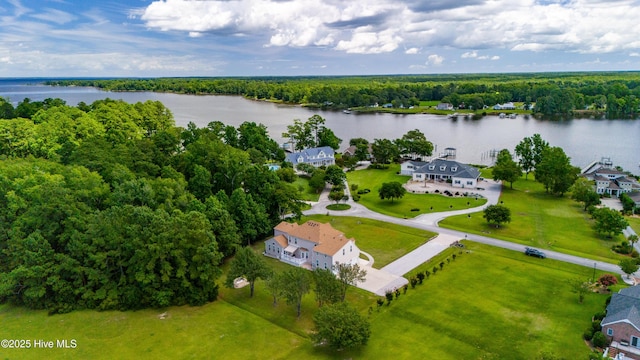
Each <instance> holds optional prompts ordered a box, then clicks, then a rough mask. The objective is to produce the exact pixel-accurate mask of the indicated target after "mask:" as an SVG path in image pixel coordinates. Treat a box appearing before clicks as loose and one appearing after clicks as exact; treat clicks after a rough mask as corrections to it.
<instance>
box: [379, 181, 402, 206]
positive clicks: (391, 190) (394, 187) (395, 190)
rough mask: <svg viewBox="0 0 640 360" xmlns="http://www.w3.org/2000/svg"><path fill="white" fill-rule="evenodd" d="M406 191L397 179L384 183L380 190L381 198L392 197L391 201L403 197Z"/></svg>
mask: <svg viewBox="0 0 640 360" xmlns="http://www.w3.org/2000/svg"><path fill="white" fill-rule="evenodd" d="M406 193H407V190H406V189H405V188H404V187H402V184H401V183H399V182H397V181H392V182H388V183H383V184H382V186H381V187H380V190H378V195H379V196H380V199H382V200H384V199H391V202H393V199H401V198H402V197H403V196H404V195H405V194H406Z"/></svg>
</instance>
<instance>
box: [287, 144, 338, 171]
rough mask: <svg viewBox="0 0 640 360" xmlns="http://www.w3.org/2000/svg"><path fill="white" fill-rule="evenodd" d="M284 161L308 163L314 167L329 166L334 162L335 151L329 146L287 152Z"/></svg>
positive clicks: (294, 164) (295, 163) (294, 165)
mask: <svg viewBox="0 0 640 360" xmlns="http://www.w3.org/2000/svg"><path fill="white" fill-rule="evenodd" d="M286 161H288V162H290V163H292V164H293V167H294V168H295V167H296V165H298V164H302V163H305V164H309V165H313V166H315V167H320V166H329V165H333V164H335V163H336V160H335V153H334V151H333V149H332V148H330V147H329V146H322V147H317V148H310V149H305V150H302V151H299V152H294V153H291V154H287V157H286Z"/></svg>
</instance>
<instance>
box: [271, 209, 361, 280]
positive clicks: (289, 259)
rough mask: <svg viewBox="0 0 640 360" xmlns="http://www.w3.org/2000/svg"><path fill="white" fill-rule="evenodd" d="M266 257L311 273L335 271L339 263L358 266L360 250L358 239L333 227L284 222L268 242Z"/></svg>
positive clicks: (274, 230) (314, 223) (278, 226)
mask: <svg viewBox="0 0 640 360" xmlns="http://www.w3.org/2000/svg"><path fill="white" fill-rule="evenodd" d="M264 254H265V255H267V256H271V257H274V258H276V259H279V260H280V261H282V262H285V263H287V264H290V265H294V266H298V267H303V268H306V269H310V270H315V269H329V270H334V267H335V265H336V263H341V264H351V265H355V264H357V263H358V259H359V258H360V249H359V248H358V247H357V246H356V241H355V239H353V238H351V239H349V238H347V237H346V236H345V235H344V234H343V233H342V232H341V231H338V230H336V229H334V228H333V227H332V226H331V224H324V223H320V222H317V221H313V220H309V221H307V222H306V223H304V224H302V225H298V224H297V223H288V222H286V221H283V222H281V223H280V224H278V225H277V226H276V227H275V228H273V238H271V239H269V240H267V241H266V242H265V244H264Z"/></svg>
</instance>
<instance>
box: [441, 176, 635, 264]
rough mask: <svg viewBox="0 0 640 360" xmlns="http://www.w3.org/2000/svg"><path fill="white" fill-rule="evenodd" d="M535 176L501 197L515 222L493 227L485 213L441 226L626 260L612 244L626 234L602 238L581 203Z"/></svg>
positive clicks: (504, 192)
mask: <svg viewBox="0 0 640 360" xmlns="http://www.w3.org/2000/svg"><path fill="white" fill-rule="evenodd" d="M532 177H533V176H532V175H529V180H524V179H521V180H518V181H516V182H515V183H514V184H513V189H510V188H509V187H508V186H505V187H503V191H502V195H501V197H500V200H501V201H503V202H504V206H506V207H508V208H509V209H511V222H510V223H508V224H506V225H503V226H502V227H501V228H500V229H496V228H494V227H490V226H489V225H488V224H487V222H486V220H485V219H484V218H483V217H482V213H481V212H479V213H475V214H472V215H471V217H467V215H462V216H456V217H450V218H447V219H445V220H443V221H441V222H440V226H442V227H447V228H452V229H458V230H462V231H466V232H470V233H475V234H481V235H489V236H491V237H495V238H499V239H504V240H508V241H512V242H516V243H520V244H524V245H530V246H534V247H539V248H543V249H551V250H557V251H560V252H563V253H567V254H572V255H576V256H582V257H587V258H592V259H595V260H602V261H609V262H615V263H617V262H618V261H619V260H620V259H622V256H621V255H619V254H616V253H614V252H613V251H611V245H613V244H615V243H619V242H620V241H622V240H623V236H622V235H619V236H617V237H616V238H615V239H614V240H605V239H602V238H601V237H600V236H598V235H597V234H596V232H595V231H594V230H593V222H592V220H591V218H590V216H589V214H587V213H586V212H584V211H583V210H582V206H581V204H580V203H577V202H575V201H573V200H571V199H570V198H569V196H568V195H566V194H565V196H564V197H558V196H555V195H550V194H547V193H545V191H544V188H543V187H542V185H541V184H539V183H537V182H535V181H534V180H533V179H532Z"/></svg>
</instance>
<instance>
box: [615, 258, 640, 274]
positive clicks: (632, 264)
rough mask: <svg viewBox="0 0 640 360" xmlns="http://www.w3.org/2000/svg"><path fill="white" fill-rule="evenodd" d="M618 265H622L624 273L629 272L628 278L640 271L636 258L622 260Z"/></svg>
mask: <svg viewBox="0 0 640 360" xmlns="http://www.w3.org/2000/svg"><path fill="white" fill-rule="evenodd" d="M618 266H620V269H621V270H622V272H623V273H625V274H627V279H629V278H631V274H633V273H634V272H636V271H638V267H639V266H638V264H637V263H636V261H635V259H630V258H627V259H622V260H620V262H619V263H618Z"/></svg>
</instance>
